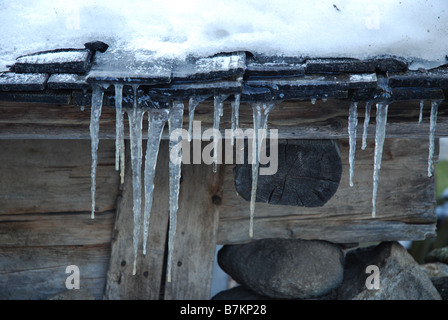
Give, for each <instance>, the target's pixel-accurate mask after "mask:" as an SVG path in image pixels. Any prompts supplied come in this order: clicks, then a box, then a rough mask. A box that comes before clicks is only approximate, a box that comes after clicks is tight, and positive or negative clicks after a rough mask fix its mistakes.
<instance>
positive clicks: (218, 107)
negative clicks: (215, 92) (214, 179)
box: [212, 95, 227, 173]
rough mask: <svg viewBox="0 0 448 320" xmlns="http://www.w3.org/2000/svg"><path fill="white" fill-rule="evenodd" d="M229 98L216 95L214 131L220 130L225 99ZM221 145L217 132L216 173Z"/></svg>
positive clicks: (215, 136)
mask: <svg viewBox="0 0 448 320" xmlns="http://www.w3.org/2000/svg"><path fill="white" fill-rule="evenodd" d="M226 99H227V95H219V96H215V97H214V116H213V129H214V132H216V133H217V132H219V123H220V119H221V117H222V115H223V108H224V100H226ZM218 147H219V136H218V135H217V134H214V135H213V164H212V165H213V172H214V173H216V168H217V167H218V153H219V150H218Z"/></svg>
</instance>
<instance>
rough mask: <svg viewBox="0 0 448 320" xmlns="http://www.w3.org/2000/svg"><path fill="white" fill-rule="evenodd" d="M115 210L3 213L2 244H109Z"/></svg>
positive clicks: (30, 245)
mask: <svg viewBox="0 0 448 320" xmlns="http://www.w3.org/2000/svg"><path fill="white" fill-rule="evenodd" d="M114 219H115V212H114V211H106V212H103V213H97V214H96V215H95V219H93V220H92V219H91V218H90V212H84V213H47V214H43V213H41V214H10V215H5V214H2V215H0V243H1V246H2V247H41V246H73V245H83V246H84V245H96V244H109V243H110V241H111V239H112V229H113V225H114Z"/></svg>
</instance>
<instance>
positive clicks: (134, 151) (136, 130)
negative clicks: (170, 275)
mask: <svg viewBox="0 0 448 320" xmlns="http://www.w3.org/2000/svg"><path fill="white" fill-rule="evenodd" d="M133 88H134V107H133V108H132V109H131V110H126V112H127V114H128V118H129V134H130V145H131V165H132V195H133V201H134V203H133V214H134V234H133V245H134V267H133V271H132V274H133V275H135V273H136V264H137V248H138V240H139V237H140V221H141V211H142V204H141V201H142V189H141V187H142V185H141V178H142V177H141V174H142V123H143V114H144V113H145V111H144V110H143V109H142V108H139V107H138V103H137V89H138V86H137V85H134V86H133Z"/></svg>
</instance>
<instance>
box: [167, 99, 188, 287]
mask: <svg viewBox="0 0 448 320" xmlns="http://www.w3.org/2000/svg"><path fill="white" fill-rule="evenodd" d="M183 114H184V105H183V104H182V102H178V101H174V102H173V107H172V109H171V111H170V116H169V119H168V124H169V133H170V143H169V144H170V145H169V150H170V165H169V171H170V173H169V176H170V195H169V206H170V224H169V230H168V261H167V280H168V282H171V260H172V255H173V246H174V237H175V235H176V224H177V210H178V199H179V187H180V177H181V160H182V148H178V149H176V148H177V146H178V145H179V143H181V142H182V136H179V137H178V139H177V140H175V139H173V138H172V133H173V132H174V131H175V130H178V129H182V120H183ZM175 150H177V151H176V152H174V151H175Z"/></svg>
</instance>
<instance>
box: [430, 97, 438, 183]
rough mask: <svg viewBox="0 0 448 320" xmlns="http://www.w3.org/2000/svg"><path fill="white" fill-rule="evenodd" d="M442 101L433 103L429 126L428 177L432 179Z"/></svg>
mask: <svg viewBox="0 0 448 320" xmlns="http://www.w3.org/2000/svg"><path fill="white" fill-rule="evenodd" d="M440 103H441V101H432V102H431V118H430V124H429V155H428V177H432V172H433V157H434V135H435V132H436V125H437V112H438V108H439V104H440Z"/></svg>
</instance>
